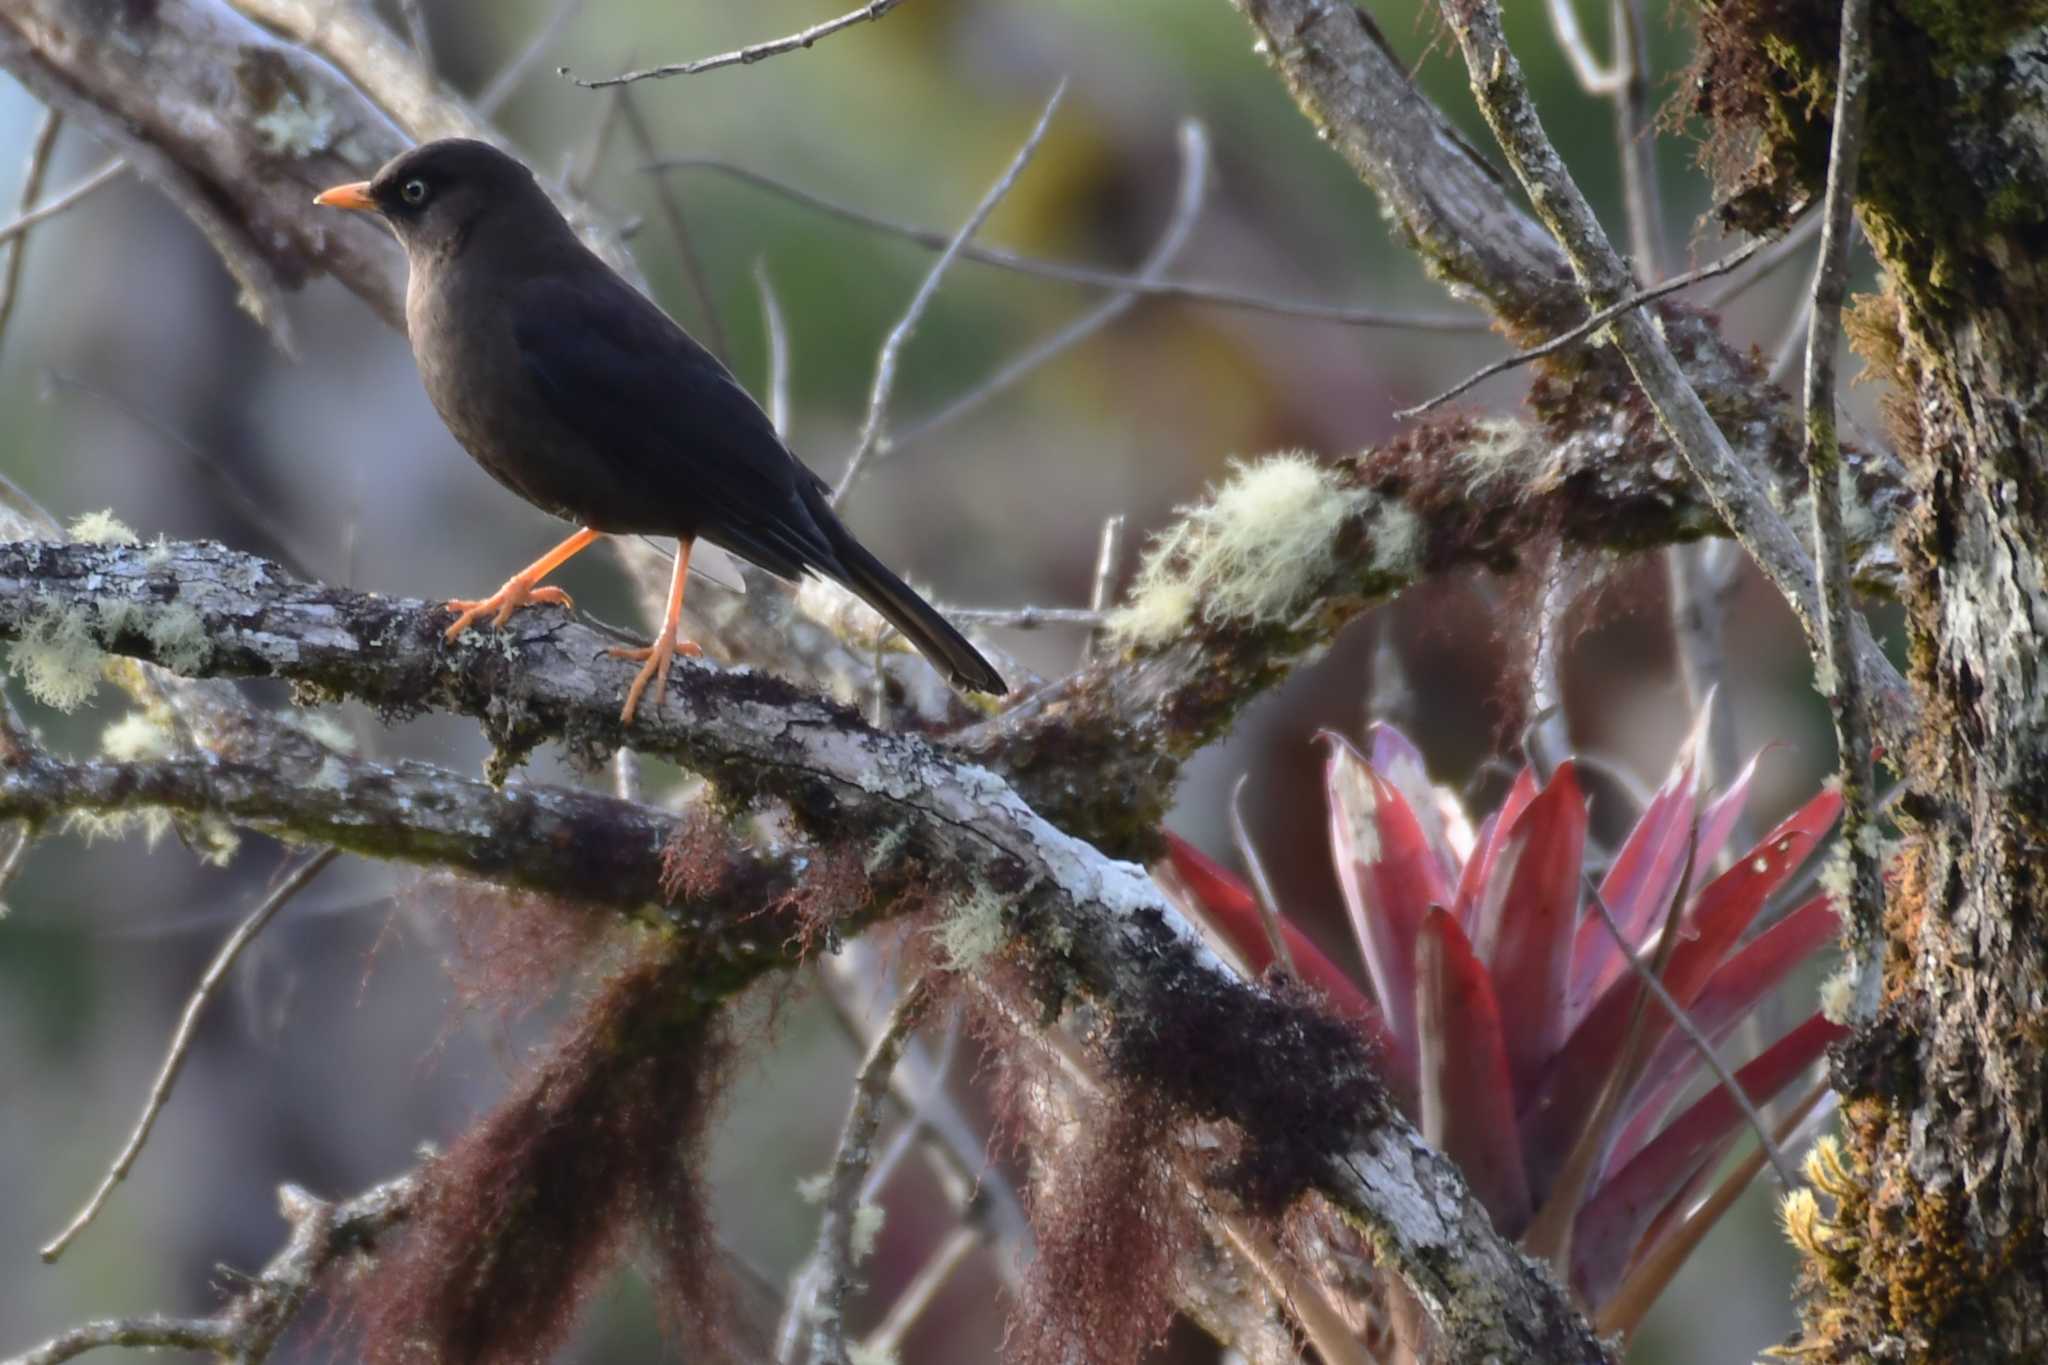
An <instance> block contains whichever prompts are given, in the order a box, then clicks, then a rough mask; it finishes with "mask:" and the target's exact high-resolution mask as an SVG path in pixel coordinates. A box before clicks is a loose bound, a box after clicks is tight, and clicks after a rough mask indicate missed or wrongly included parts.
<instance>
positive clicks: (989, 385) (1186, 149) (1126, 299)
mask: <svg viewBox="0 0 2048 1365" xmlns="http://www.w3.org/2000/svg"><path fill="white" fill-rule="evenodd" d="M1180 164H1181V175H1180V188H1179V189H1178V190H1177V191H1176V192H1175V194H1174V204H1173V213H1172V215H1171V216H1170V217H1169V218H1168V219H1167V223H1166V230H1165V232H1163V233H1162V234H1160V238H1159V243H1158V245H1156V246H1154V247H1153V248H1152V254H1151V255H1149V256H1147V257H1146V258H1145V263H1144V264H1143V265H1142V266H1140V267H1139V269H1138V274H1137V279H1138V280H1139V281H1140V282H1151V281H1156V280H1157V279H1158V278H1159V277H1160V276H1161V275H1163V274H1164V273H1165V272H1166V269H1167V267H1168V266H1170V265H1172V264H1173V262H1174V259H1175V258H1176V257H1177V256H1179V255H1180V252H1181V248H1183V247H1184V246H1186V245H1187V240H1188V237H1189V235H1190V234H1191V233H1192V232H1193V231H1194V227H1195V220H1196V219H1197V218H1198V217H1200V216H1201V212H1202V200H1203V198H1204V196H1205V195H1206V193H1207V187H1208V180H1209V136H1208V134H1207V133H1206V132H1205V131H1204V130H1203V128H1202V125H1201V124H1200V123H1198V122H1196V121H1195V120H1193V119H1189V120H1187V121H1186V122H1184V123H1182V124H1181V126H1180ZM1140 297H1141V295H1140V294H1139V292H1138V291H1137V290H1134V289H1124V290H1119V291H1118V292H1117V293H1115V294H1112V295H1111V296H1110V297H1109V298H1107V299H1104V300H1103V301H1102V302H1101V303H1099V304H1097V305H1096V306H1095V307H1094V308H1091V309H1090V310H1088V311H1087V312H1086V313H1083V314H1082V315H1081V316H1080V317H1078V318H1076V319H1074V320H1073V321H1072V322H1070V323H1068V324H1067V325H1066V326H1065V327H1062V328H1060V330H1059V331H1057V332H1055V333H1053V334H1052V335H1051V336H1049V337H1047V338H1046V339H1045V340H1043V341H1041V342H1039V343H1038V344H1037V345H1036V346H1032V347H1030V348H1029V349H1027V350H1026V351H1024V353H1023V354H1021V355H1019V356H1016V357H1015V358H1013V359H1011V360H1010V361H1008V362H1007V363H1005V364H1004V365H1002V366H1000V367H998V368H997V369H996V371H995V373H993V374H991V375H990V376H989V377H988V378H987V379H984V380H983V381H982V382H981V383H979V384H977V385H975V386H974V387H973V388H971V389H969V390H968V391H967V392H966V393H963V394H961V395H960V396H959V397H958V398H955V399H954V400H953V401H952V402H950V403H947V404H946V405H945V406H944V407H942V408H940V409H939V410H938V411H937V412H934V413H932V414H931V415H930V416H928V417H925V418H923V419H921V420H920V421H917V422H914V423H912V424H911V425H910V426H909V427H908V428H907V429H906V430H904V431H902V432H901V433H899V434H897V435H894V436H885V437H884V438H883V439H882V441H881V443H880V446H879V448H878V449H877V450H876V454H877V455H878V456H887V455H891V454H894V453H895V452H896V451H898V450H900V449H902V448H903V447H904V446H908V445H914V444H916V443H917V442H918V441H920V440H923V439H924V438H925V437H926V436H929V435H930V434H931V433H932V432H934V431H937V430H939V429H940V428H941V427H945V426H950V425H951V424H952V423H954V422H956V421H958V420H959V419H960V418H962V417H964V416H966V415H967V414H968V413H970V412H972V411H974V410H975V409H976V408H978V407H980V406H981V405H982V404H984V403H986V402H988V401H989V400H990V399H991V398H994V397H995V396H996V395H997V394H1000V393H1002V392H1003V391H1004V390H1006V389H1008V388H1010V387H1011V386H1012V385H1014V384H1016V383H1017V382H1018V381H1020V380H1022V379H1023V378H1025V377H1026V376H1027V375H1029V374H1031V373H1032V372H1033V371H1035V370H1037V369H1039V368H1041V367H1042V366H1044V365H1046V364H1047V363H1049V362H1050V361H1052V360H1053V359H1055V358H1057V357H1058V356H1060V355H1063V354H1065V353H1066V352H1067V351H1070V350H1072V349H1073V348H1074V347H1076V346H1078V345H1080V344H1081V343H1082V342H1084V341H1086V340H1087V339H1088V338H1089V337H1092V336H1094V335H1095V334H1096V333H1097V332H1099V331H1101V330H1102V329H1103V328H1105V327H1107V326H1109V324H1111V323H1112V322H1115V321H1116V320H1117V319H1118V318H1120V317H1122V316H1123V315H1124V314H1125V313H1128V312H1129V311H1130V310H1131V307H1132V305H1133V304H1135V303H1137V301H1138V300H1139V298H1140Z"/></svg>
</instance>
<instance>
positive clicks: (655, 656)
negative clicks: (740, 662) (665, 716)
mask: <svg viewBox="0 0 2048 1365" xmlns="http://www.w3.org/2000/svg"><path fill="white" fill-rule="evenodd" d="M605 653H607V654H609V655H611V656H612V657H613V658H614V659H637V660H639V662H640V671H639V673H637V674H635V675H634V678H633V685H632V686H631V687H629V688H627V689H626V706H625V709H624V710H622V711H620V712H619V724H621V725H631V724H632V723H633V713H634V712H635V711H638V710H639V709H640V694H641V693H643V692H645V691H646V690H647V684H648V683H650V682H652V683H653V684H654V704H655V705H656V706H657V707H658V706H660V705H661V699H662V698H663V697H665V696H667V695H668V670H669V665H671V664H673V663H674V662H675V661H676V655H678V654H686V655H688V656H689V657H690V658H692V659H695V658H699V657H701V656H702V655H703V653H704V649H703V647H702V646H701V645H699V644H698V643H697V642H696V641H695V640H685V639H682V638H680V637H679V636H677V635H676V633H675V632H674V631H664V632H663V633H662V636H661V638H660V639H659V640H656V641H655V642H654V643H653V644H651V645H644V646H642V647H640V648H637V649H634V648H628V647H626V646H623V645H621V646H619V647H618V648H615V649H608V650H606V651H605Z"/></svg>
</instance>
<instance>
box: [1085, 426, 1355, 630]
mask: <svg viewBox="0 0 2048 1365" xmlns="http://www.w3.org/2000/svg"><path fill="white" fill-rule="evenodd" d="M1365 496H1366V495H1365V494H1364V493H1362V492H1361V491H1360V490H1358V489H1355V488H1348V487H1345V486H1344V485H1343V484H1342V483H1340V482H1339V481H1338V479H1337V477H1336V475H1335V474H1334V473H1332V471H1330V470H1329V469H1327V468H1326V467H1324V466H1323V465H1320V464H1318V463H1317V462H1316V461H1315V460H1313V459H1312V458H1310V457H1309V456H1307V455H1304V454H1299V453H1294V454H1284V455H1271V456H1268V457H1266V458H1265V459H1263V460H1259V461H1256V462H1254V463H1251V464H1235V465H1234V466H1233V468H1232V472H1231V475H1230V477H1229V478H1228V479H1226V480H1225V481H1224V483H1223V486H1222V487H1220V488H1218V489H1217V490H1216V492H1215V494H1214V496H1212V497H1211V498H1210V499H1209V501H1208V502H1206V503H1202V504H1200V505H1198V506H1195V507H1190V508H1186V509H1183V511H1182V514H1181V518H1180V520H1179V521H1177V522H1175V523H1174V524H1173V525H1172V526H1170V527H1168V528H1167V529H1166V530H1164V531H1162V532H1161V533H1160V534H1159V535H1158V536H1157V537H1155V538H1154V540H1153V542H1152V544H1151V546H1150V547H1149V548H1148V549H1147V550H1146V552H1145V560H1144V564H1143V566H1142V567H1141V568H1140V569H1139V571H1138V581H1137V583H1136V585H1135V586H1134V587H1133V588H1132V590H1131V594H1130V597H1129V600H1128V601H1127V602H1126V603H1125V604H1124V605H1123V606H1120V607H1118V608H1117V609H1116V610H1115V611H1113V612H1111V613H1110V617H1109V621H1108V628H1109V632H1110V634H1111V636H1112V637H1113V638H1114V639H1116V640H1117V641H1118V642H1120V643H1122V644H1125V645H1138V646H1144V645H1160V644H1165V643H1167V642H1168V641H1170V640H1172V639H1174V638H1175V637H1176V636H1178V635H1179V634H1181V633H1182V632H1183V631H1184V630H1186V629H1187V627H1188V626H1189V624H1190V623H1191V622H1192V620H1193V619H1194V616H1195V614H1196V613H1197V612H1199V613H1200V614H1201V617H1202V619H1203V620H1205V621H1210V622H1214V623H1222V622H1232V623H1237V624H1243V625H1251V626H1259V625H1276V624H1285V623H1286V622H1288V621H1291V620H1292V619H1293V618H1294V616H1295V614H1296V613H1297V612H1298V611H1299V610H1300V609H1301V606H1302V603H1303V600H1304V599H1305V598H1306V597H1307V596H1308V594H1309V593H1310V592H1312V591H1313V589H1314V587H1315V582H1316V579H1317V578H1318V577H1320V576H1321V575H1323V574H1324V573H1327V572H1328V571H1329V569H1330V566H1331V565H1332V563H1333V562H1334V561H1335V557H1336V543H1337V532H1338V530H1339V528H1340V527H1342V526H1343V524H1344V520H1345V518H1346V517H1348V516H1350V515H1351V514H1352V512H1354V511H1355V510H1356V509H1357V508H1358V506H1359V504H1360V502H1361V500H1362V499H1363V498H1364V497H1365Z"/></svg>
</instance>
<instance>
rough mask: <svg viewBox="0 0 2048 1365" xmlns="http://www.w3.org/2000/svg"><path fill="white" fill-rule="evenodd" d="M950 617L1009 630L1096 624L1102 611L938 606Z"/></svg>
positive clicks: (1088, 608)
mask: <svg viewBox="0 0 2048 1365" xmlns="http://www.w3.org/2000/svg"><path fill="white" fill-rule="evenodd" d="M939 610H940V611H942V612H943V613H944V614H945V616H946V619H948V620H950V621H972V622H974V623H975V624H976V625H982V626H1008V627H1010V628H1011V629H1012V630H1039V629H1042V628H1043V627H1046V626H1099V625H1101V624H1102V618H1103V616H1104V613H1102V612H1099V611H1096V610H1095V609H1093V608H1092V607H1037V606H1032V605H1030V604H1029V603H1026V604H1025V605H1024V606H1021V607H953V606H941V607H940V608H939Z"/></svg>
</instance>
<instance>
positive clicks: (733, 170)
mask: <svg viewBox="0 0 2048 1365" xmlns="http://www.w3.org/2000/svg"><path fill="white" fill-rule="evenodd" d="M646 169H647V170H649V171H651V172H654V173H656V174H660V173H664V172H668V171H682V170H706V171H716V172H718V173H719V174H721V175H728V176H731V177H732V178H734V179H736V180H739V181H742V182H744V183H746V184H749V185H752V186H754V187H756V188H757V189H762V190H766V191H768V192H769V193H771V194H776V195H780V196H781V197H782V198H784V199H788V200H790V201H791V202H793V203H797V204H801V205H803V206H804V207H806V208H810V209H815V210H817V211H818V212H820V213H825V214H830V215H831V216H832V217H835V218H839V219H841V220H843V221H845V222H849V223H853V224H855V225H857V226H860V227H864V228H868V229H870V230H871V231H874V232H882V233H887V234H888V235H890V236H892V237H900V238H902V239H903V240H905V241H908V242H914V243H916V244H917V245H919V246H922V247H928V248H930V249H932V250H934V251H937V250H943V249H944V248H945V246H946V245H947V244H948V243H949V242H951V241H952V240H953V234H952V233H950V232H945V231H941V230H940V229H937V228H924V227H917V226H915V225H914V224H910V223H902V222H897V221H896V220H894V219H891V218H884V217H882V216H880V215H879V214H873V213H869V212H868V211H867V210H865V209H860V208H855V207H853V206H852V205H850V204H842V203H840V202H839V201H837V200H835V199H828V198H826V197H825V196H824V195H822V194H818V193H816V192H815V191H812V190H808V189H805V188H803V187H802V186H800V185H793V184H791V183H789V182H788V181H786V180H778V179H776V178H775V177H774V176H771V175H768V174H766V173H765V172H762V171H757V170H755V169H753V168H752V167H750V166H742V165H740V164H738V163H737V162H732V161H726V160H723V159H721V158H719V157H710V156H671V157H664V158H663V159H662V160H660V161H657V162H654V163H653V164H652V165H650V166H648V167H647V168H646ZM960 259H961V260H963V261H973V262H975V263H976V264H978V265H986V266H994V267H996V268H997V269H1000V270H1010V271H1015V272H1017V273H1018V274H1022V275H1032V276H1036V277H1037V278H1039V279H1047V280H1059V281H1061V282H1062V283H1065V284H1074V285H1081V286H1083V287H1085V288H1089V289H1111V290H1116V291H1119V292H1129V293H1133V294H1143V295H1146V296H1147V297H1150V298H1162V299H1179V300H1182V301H1184V302H1187V303H1200V304H1211V305H1214V306H1216V307H1219V308H1241V309H1244V310H1246V311H1247V312H1255V313H1271V314H1274V315H1276V316H1279V317H1290V318H1301V319H1303V320H1305V321H1308V322H1327V323H1332V324H1335V325H1338V326H1345V327H1382V328H1390V329H1396V330H1410V331H1420V332H1447V333H1466V332H1484V331H1488V330H1490V329H1491V324H1489V323H1488V322H1487V320H1486V319H1485V318H1483V317H1480V316H1479V315H1477V314H1473V313H1464V314H1459V313H1396V312H1388V311H1387V310H1385V309H1379V308H1352V307H1347V306H1344V305H1341V304H1328V303H1316V302H1312V301H1309V300H1305V299H1302V300H1297V299H1276V298H1270V297H1268V296H1266V295H1264V294H1257V293H1253V292H1251V291H1250V290H1244V289H1233V288H1230V287H1229V286H1227V285H1219V284H1204V283H1200V282H1197V281H1192V280H1150V281H1147V280H1142V279H1140V278H1139V277H1138V276H1136V275H1133V274H1128V273H1125V272H1122V271H1116V270H1103V269H1099V268H1097V267H1095V266H1088V265H1075V264H1070V263H1068V262H1064V261H1048V260H1043V259H1041V258H1039V257H1036V256H1026V255H1023V254H1021V253H1019V252H1015V251H1008V250H1005V249H1004V248H1002V247H994V246H979V245H976V244H975V243H972V242H969V243H967V244H966V245H964V246H962V247H961V248H960Z"/></svg>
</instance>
